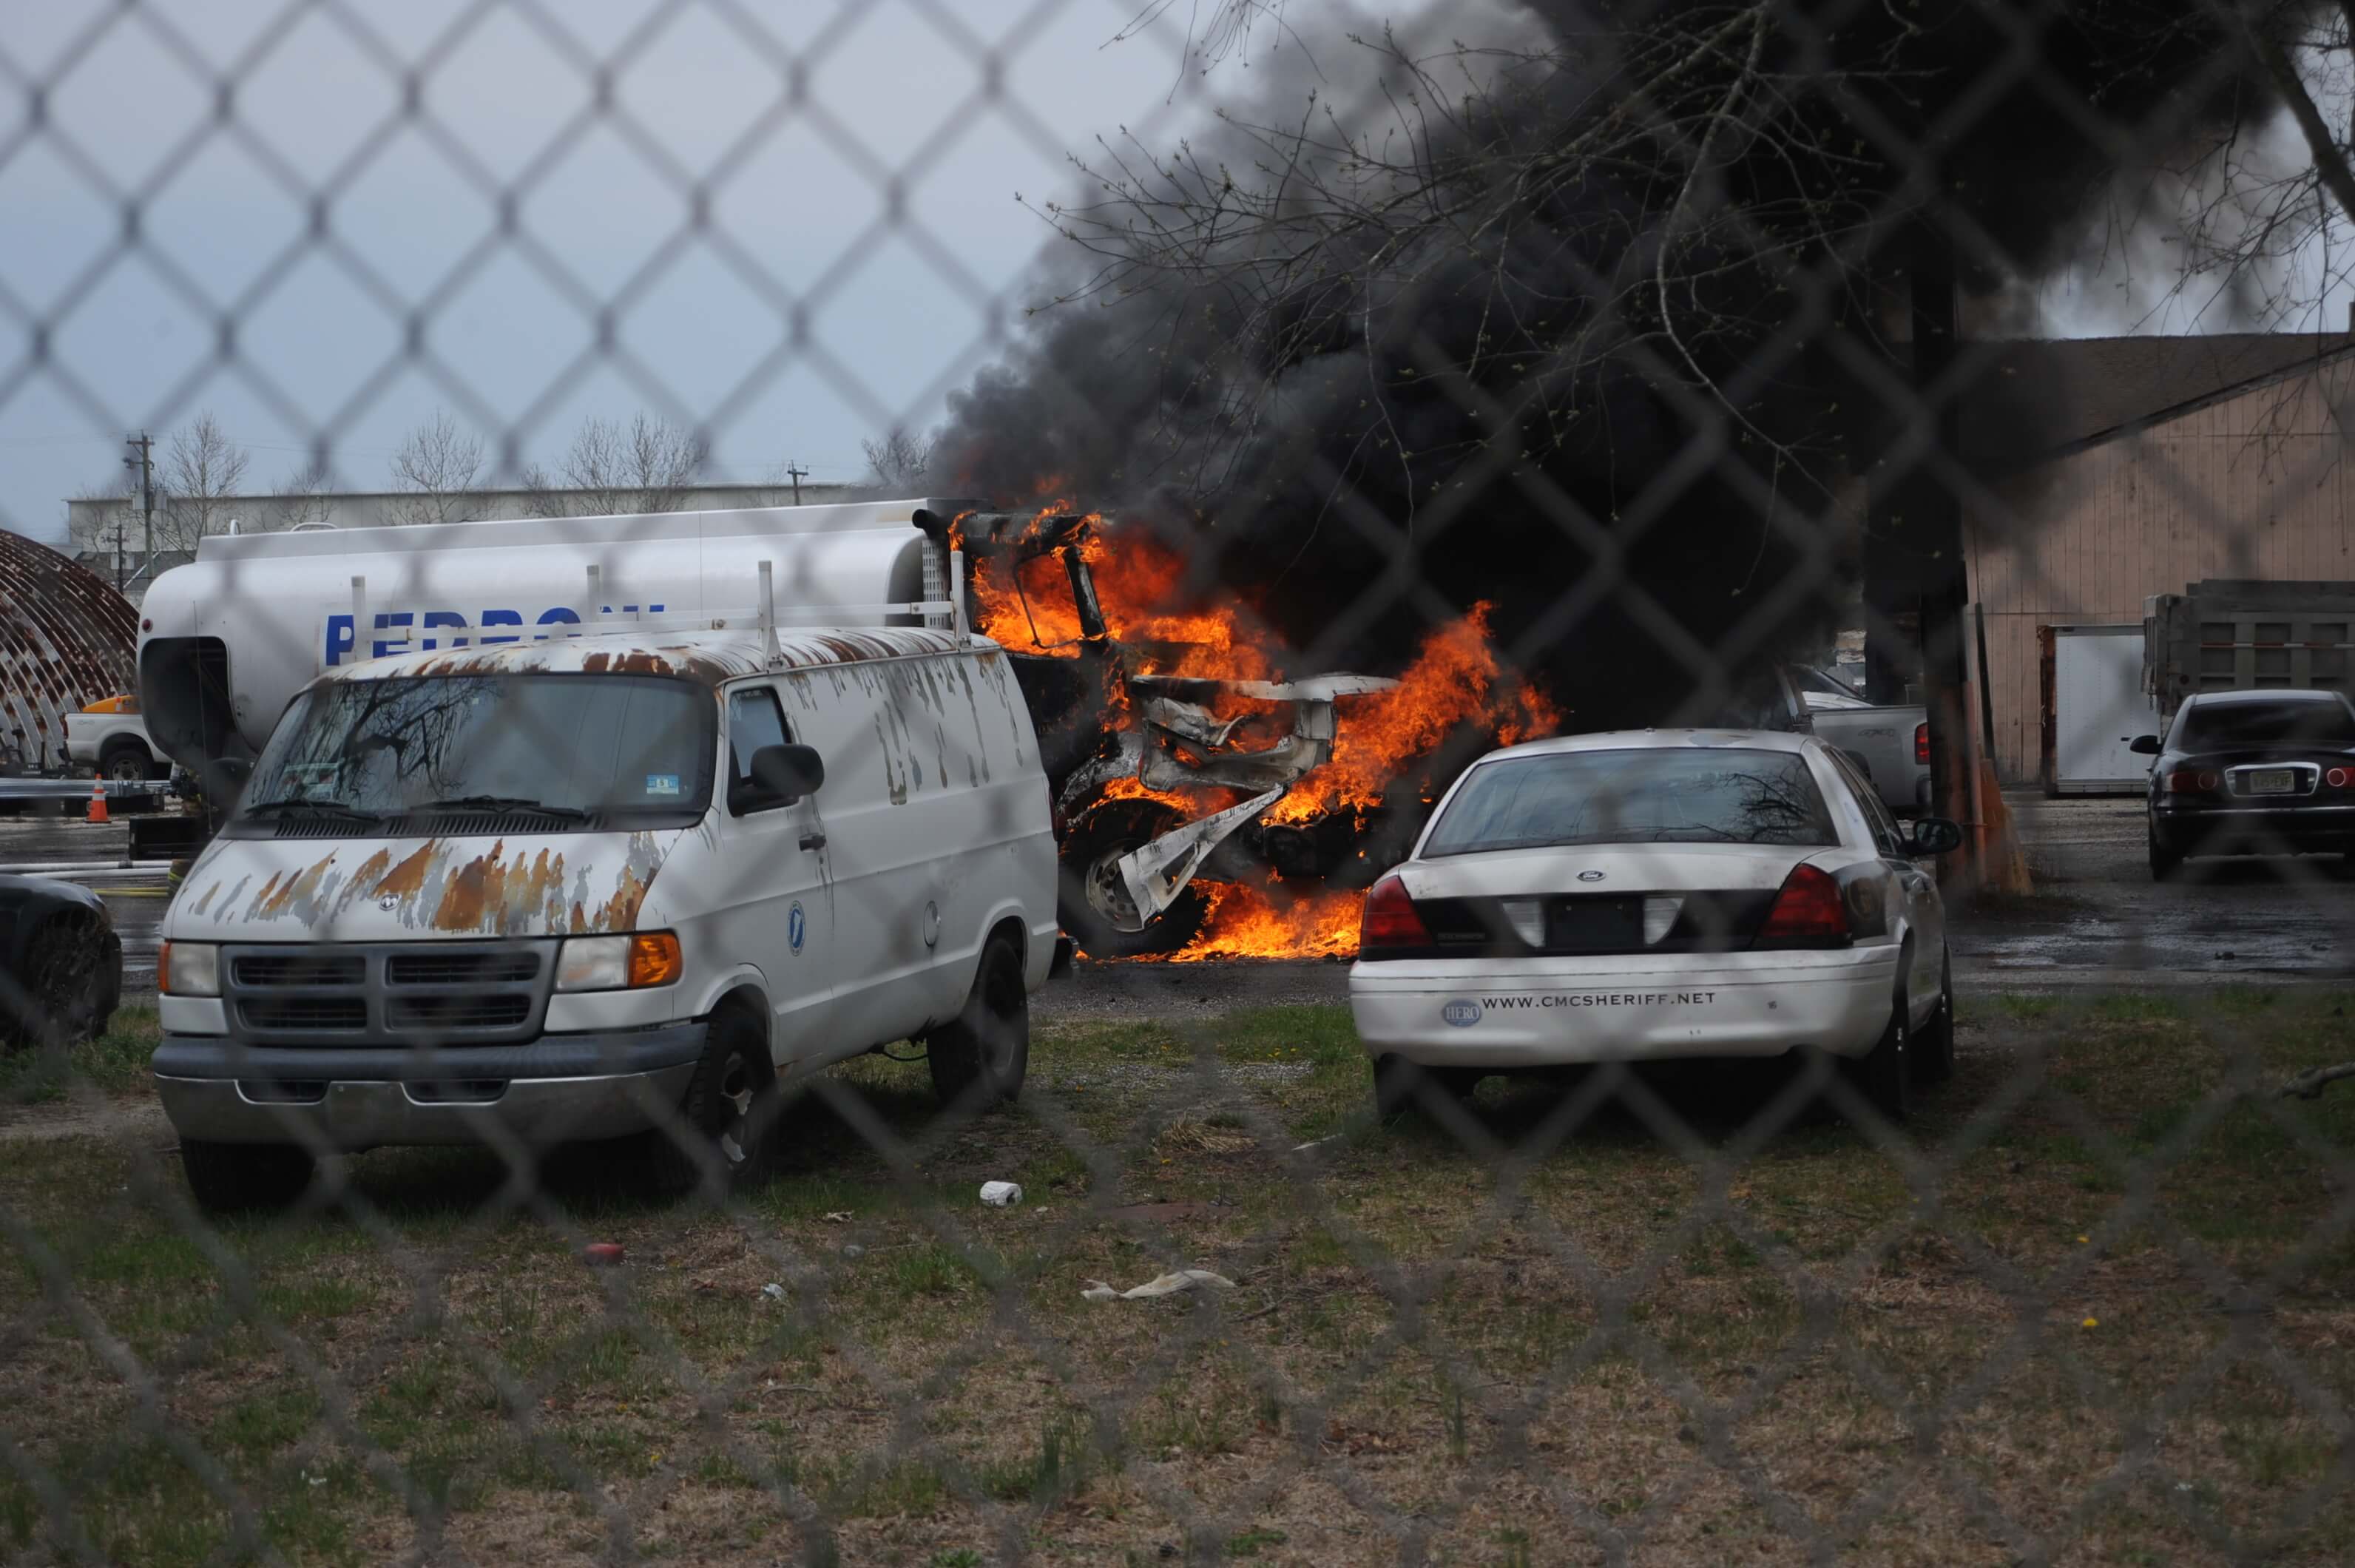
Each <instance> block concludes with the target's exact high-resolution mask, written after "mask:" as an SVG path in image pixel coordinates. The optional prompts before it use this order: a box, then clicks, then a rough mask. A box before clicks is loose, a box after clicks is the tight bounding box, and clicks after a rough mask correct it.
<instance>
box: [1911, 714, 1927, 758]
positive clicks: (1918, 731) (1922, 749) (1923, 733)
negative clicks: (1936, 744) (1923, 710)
mask: <svg viewBox="0 0 2355 1568" xmlns="http://www.w3.org/2000/svg"><path fill="white" fill-rule="evenodd" d="M1913 760H1914V761H1915V762H1917V763H1921V764H1923V766H1924V767H1927V766H1928V765H1929V762H1930V726H1929V725H1928V724H1927V723H1922V724H1916V725H1914V726H1913Z"/></svg>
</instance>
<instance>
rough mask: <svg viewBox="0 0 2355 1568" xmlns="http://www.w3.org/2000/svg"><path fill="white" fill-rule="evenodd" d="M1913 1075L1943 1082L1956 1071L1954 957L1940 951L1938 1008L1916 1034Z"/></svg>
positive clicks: (1926, 1079)
mask: <svg viewBox="0 0 2355 1568" xmlns="http://www.w3.org/2000/svg"><path fill="white" fill-rule="evenodd" d="M1954 1075H1955V961H1954V959H1953V958H1952V957H1950V956H1948V955H1944V954H1941V955H1939V961H1938V1010H1937V1012H1936V1013H1935V1014H1934V1015H1933V1016H1932V1018H1931V1019H1930V1021H1929V1022H1928V1023H1926V1024H1923V1026H1922V1027H1921V1028H1920V1029H1916V1030H1915V1031H1914V1034H1913V1076H1914V1078H1915V1079H1916V1080H1918V1081H1919V1082H1921V1083H1945V1081H1946V1080H1947V1079H1949V1078H1952V1077H1953V1076H1954Z"/></svg>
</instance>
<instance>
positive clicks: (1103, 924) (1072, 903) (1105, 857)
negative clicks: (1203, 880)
mask: <svg viewBox="0 0 2355 1568" xmlns="http://www.w3.org/2000/svg"><path fill="white" fill-rule="evenodd" d="M1185 820H1186V818H1185V817H1184V816H1182V815H1181V814H1180V813H1179V812H1178V811H1177V809H1176V808H1175V807H1173V806H1167V805H1162V804H1161V803H1160V802H1159V801H1157V800H1108V801H1105V802H1104V803H1103V805H1098V806H1096V807H1095V808H1094V809H1093V810H1092V811H1090V812H1089V813H1088V814H1087V815H1086V816H1082V818H1080V820H1079V821H1078V823H1077V824H1075V825H1074V826H1073V827H1072V828H1071V832H1070V833H1069V834H1068V835H1067V836H1066V837H1065V838H1064V840H1063V851H1062V888H1061V890H1060V896H1059V897H1058V899H1057V900H1056V913H1057V915H1058V916H1059V917H1060V919H1061V921H1062V923H1063V929H1064V931H1066V932H1067V933H1070V935H1071V940H1072V941H1073V942H1076V943H1078V944H1079V945H1080V951H1081V952H1082V953H1084V954H1086V955H1088V956H1089V957H1091V958H1140V957H1144V956H1146V955H1152V954H1161V953H1175V952H1177V950H1178V949H1179V948H1181V947H1183V946H1185V945H1186V944H1188V943H1189V942H1191V941H1193V940H1194V938H1195V937H1196V936H1197V935H1199V933H1200V932H1201V929H1202V922H1203V921H1204V920H1205V919H1207V918H1208V917H1209V912H1210V895H1209V893H1207V892H1205V891H1203V889H1202V887H1201V885H1200V884H1199V883H1198V882H1188V884H1187V885H1186V891H1183V892H1181V893H1179V894H1178V895H1177V898H1176V899H1175V900H1174V901H1171V903H1170V905H1169V907H1168V908H1167V909H1165V910H1163V911H1162V912H1161V913H1160V916H1159V917H1158V918H1157V919H1156V920H1154V921H1152V922H1150V923H1147V922H1146V921H1144V920H1142V919H1140V918H1139V917H1138V915H1137V912H1136V901H1135V900H1134V899H1132V898H1130V897H1129V896H1128V889H1127V888H1126V887H1124V886H1123V885H1122V882H1121V880H1120V869H1119V868H1120V858H1121V857H1122V856H1123V855H1125V854H1128V853H1129V852H1130V851H1132V850H1135V849H1139V848H1143V847H1144V846H1145V845H1146V844H1148V843H1150V842H1152V841H1153V840H1154V839H1156V838H1158V837H1161V835H1163V834H1164V833H1167V832H1168V831H1169V830H1170V829H1171V828H1173V827H1179V826H1181V825H1183V824H1184V822H1185Z"/></svg>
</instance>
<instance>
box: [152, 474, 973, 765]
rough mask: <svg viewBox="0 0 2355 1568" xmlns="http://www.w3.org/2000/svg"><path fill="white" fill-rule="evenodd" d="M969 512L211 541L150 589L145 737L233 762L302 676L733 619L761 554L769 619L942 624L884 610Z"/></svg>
mask: <svg viewBox="0 0 2355 1568" xmlns="http://www.w3.org/2000/svg"><path fill="white" fill-rule="evenodd" d="M969 504H970V503H961V502H953V501H942V500H911V501H877V502H864V503H856V504H849V505H842V506H828V507H767V508H761V509H756V510H740V511H720V512H664V513H654V514H649V515H645V516H635V517H529V518H517V519H514V520H508V521H496V522H473V523H439V524H430V525H425V526H420V527H410V528H304V529H297V530H294V531H293V532H288V533H267V534H241V535H215V536H213V537H211V538H208V539H205V540H204V541H202V543H200V544H199V545H198V546H197V558H196V560H194V561H192V562H190V563H189V564H187V565H186V566H180V567H175V568H174V569H172V570H171V571H166V572H165V573H164V574H163V575H161V576H160V577H158V578H157V579H156V580H155V585H154V587H153V588H151V589H150V590H149V591H148V594H147V600H146V603H145V604H144V607H143V612H142V619H141V622H140V630H139V690H140V700H141V703H142V706H143V708H144V711H145V714H146V717H147V725H148V731H149V733H150V734H152V735H153V736H154V737H155V743H156V745H158V746H159V747H161V748H162V749H163V751H164V752H165V753H166V754H167V755H169V756H170V757H172V758H173V760H174V761H176V762H177V763H180V764H181V765H182V766H184V767H186V768H187V769H189V770H190V771H191V772H192V773H197V775H198V776H199V777H202V776H203V775H204V773H205V771H206V769H207V768H208V765H209V764H211V763H214V762H216V761H218V760H219V759H222V758H240V759H250V758H251V757H252V756H254V755H255V754H256V753H257V752H260V750H261V746H262V743H263V742H264V741H267V740H268V739H269V738H270V731H271V730H272V727H273V726H274V725H275V724H276V723H277V722H278V716H279V714H280V713H281V712H282V710H283V709H285V707H286V704H287V703H288V702H289V701H290V700H291V699H293V696H294V694H295V693H296V692H298V691H300V690H302V689H303V688H304V687H305V686H306V685H308V684H309V683H310V682H311V681H312V680H313V679H314V677H317V676H318V675H319V674H320V673H321V672H322V671H324V670H327V669H331V668H334V667H337V666H340V665H345V664H349V663H352V662H354V661H356V660H360V659H367V658H372V657H382V656H389V655H392V654H398V653H408V652H412V651H421V650H426V649H432V648H435V647H453V648H454V647H465V646H470V645H477V644H489V643H495V642H515V641H519V640H522V639H525V638H545V637H549V636H557V635H565V634H564V632H563V630H562V628H565V627H568V626H573V625H578V624H584V623H591V622H596V621H600V620H606V619H609V618H619V619H621V620H623V621H629V620H643V621H646V622H651V623H658V624H661V625H663V626H665V627H681V626H707V627H708V626H710V625H712V624H715V623H725V624H730V625H742V624H747V623H748V621H749V619H750V618H751V617H753V616H755V615H757V614H758V613H760V611H761V604H760V593H761V581H762V563H764V562H765V563H768V565H769V568H770V571H769V577H770V592H771V594H772V596H773V607H774V609H775V612H776V613H777V615H778V617H779V621H780V624H783V625H786V626H788V627H790V626H792V625H794V624H801V625H826V626H860V625H922V624H927V623H928V621H929V622H932V623H936V624H946V621H945V619H944V618H943V617H941V616H939V615H937V614H932V615H929V616H927V615H923V614H915V613H895V612H891V611H890V610H889V608H888V607H890V606H895V605H908V604H912V603H921V602H931V603H940V602H942V601H944V600H946V599H947V598H948V597H949V589H948V581H947V574H948V572H949V570H950V563H949V560H948V554H947V546H946V541H945V539H940V538H937V537H933V536H928V535H927V534H925V533H923V532H922V531H920V530H919V529H918V528H917V527H916V526H915V519H916V514H917V513H918V511H919V510H922V509H926V508H929V509H930V510H931V511H932V513H933V514H934V515H935V516H937V517H949V516H951V515H953V514H954V512H955V511H957V510H959V509H961V507H964V506H966V505H969Z"/></svg>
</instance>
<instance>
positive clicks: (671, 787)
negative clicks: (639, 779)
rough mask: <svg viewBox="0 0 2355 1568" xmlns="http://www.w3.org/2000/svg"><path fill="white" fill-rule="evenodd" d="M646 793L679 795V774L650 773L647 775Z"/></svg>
mask: <svg viewBox="0 0 2355 1568" xmlns="http://www.w3.org/2000/svg"><path fill="white" fill-rule="evenodd" d="M646 793H647V794H648V795H677V793H678V775H677V773H648V774H647V775H646Z"/></svg>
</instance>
